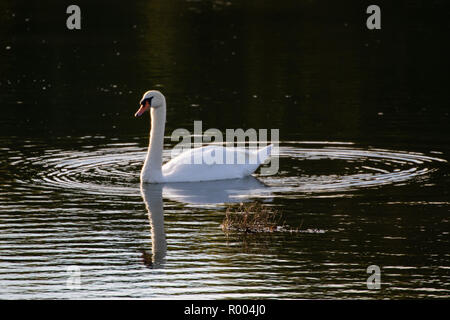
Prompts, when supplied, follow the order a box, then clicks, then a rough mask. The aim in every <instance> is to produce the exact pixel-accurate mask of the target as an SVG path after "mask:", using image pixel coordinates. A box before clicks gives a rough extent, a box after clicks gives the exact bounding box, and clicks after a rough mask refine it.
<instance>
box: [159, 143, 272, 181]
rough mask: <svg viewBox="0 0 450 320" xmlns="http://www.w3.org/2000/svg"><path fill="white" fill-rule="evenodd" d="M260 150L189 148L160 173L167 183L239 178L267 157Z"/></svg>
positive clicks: (168, 163)
mask: <svg viewBox="0 0 450 320" xmlns="http://www.w3.org/2000/svg"><path fill="white" fill-rule="evenodd" d="M261 150H263V149H261ZM261 150H248V149H245V148H226V147H221V146H206V147H202V148H196V149H190V150H187V151H185V152H182V153H181V154H179V155H178V156H176V157H175V158H173V159H172V160H170V161H169V162H167V163H166V164H165V165H164V166H163V167H162V172H163V175H164V176H165V179H166V181H168V182H170V181H174V182H175V181H205V180H219V179H233V178H242V177H244V176H247V175H250V174H252V173H253V172H254V171H255V170H256V169H257V168H258V166H259V165H260V164H261V162H262V161H264V160H265V158H267V157H262V155H261V153H260V152H261ZM266 151H267V150H266ZM262 158H264V159H262Z"/></svg>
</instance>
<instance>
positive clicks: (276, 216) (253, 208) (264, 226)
mask: <svg viewBox="0 0 450 320" xmlns="http://www.w3.org/2000/svg"><path fill="white" fill-rule="evenodd" d="M282 218H283V217H282V215H281V214H280V212H279V211H277V210H275V209H273V208H271V207H267V206H263V205H262V204H260V203H258V202H255V203H250V204H248V203H246V204H243V203H241V204H240V205H239V207H237V208H233V207H228V208H227V211H226V213H225V218H224V220H223V222H222V225H221V227H222V230H223V231H225V232H230V231H237V232H244V233H260V232H298V229H292V228H290V227H289V226H288V225H287V224H286V223H285V221H283V220H282Z"/></svg>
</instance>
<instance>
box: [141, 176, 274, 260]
mask: <svg viewBox="0 0 450 320" xmlns="http://www.w3.org/2000/svg"><path fill="white" fill-rule="evenodd" d="M268 192H269V191H268V188H267V187H266V185H264V184H263V183H262V182H261V181H259V180H258V179H256V178H255V177H253V176H249V177H245V178H242V179H230V180H221V181H206V182H183V183H167V184H159V183H158V184H146V183H141V195H142V198H143V200H144V203H145V206H146V208H147V211H148V219H149V222H150V228H151V237H152V253H151V255H150V254H149V253H147V252H143V258H144V263H145V264H146V265H147V266H149V267H152V268H161V267H163V266H164V263H165V258H166V252H167V242H166V234H165V231H164V203H163V196H164V197H165V198H167V199H169V200H173V201H178V202H183V203H187V204H199V205H203V204H220V203H236V202H245V201H248V200H249V198H250V197H255V196H261V195H265V196H267V194H268ZM150 257H151V258H150Z"/></svg>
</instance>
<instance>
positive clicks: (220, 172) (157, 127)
mask: <svg viewBox="0 0 450 320" xmlns="http://www.w3.org/2000/svg"><path fill="white" fill-rule="evenodd" d="M141 105H142V106H141V108H140V109H139V110H138V111H137V112H136V116H140V115H142V114H143V113H144V112H145V111H147V110H149V109H150V117H151V131H150V143H149V146H148V152H147V157H146V159H145V162H144V166H143V167H142V171H141V181H142V182H145V183H164V182H194V181H209V180H223V179H236V178H243V177H245V176H248V175H250V174H252V173H253V172H255V170H256V169H257V168H258V167H259V166H260V165H261V164H262V163H263V162H264V161H265V160H266V159H267V158H268V157H269V156H270V152H271V149H272V146H271V145H269V146H267V147H264V148H261V149H259V150H249V149H245V148H229V147H222V146H215V145H209V146H206V147H201V148H195V149H190V150H188V151H184V152H182V153H181V154H179V155H178V156H176V157H175V158H173V159H171V160H170V161H169V162H167V163H166V164H164V166H163V165H162V153H163V144H164V127H165V122H166V99H165V98H164V96H163V95H162V94H161V93H160V92H159V91H155V90H151V91H147V92H146V93H145V94H144V96H143V98H142V100H141ZM230 160H232V161H230Z"/></svg>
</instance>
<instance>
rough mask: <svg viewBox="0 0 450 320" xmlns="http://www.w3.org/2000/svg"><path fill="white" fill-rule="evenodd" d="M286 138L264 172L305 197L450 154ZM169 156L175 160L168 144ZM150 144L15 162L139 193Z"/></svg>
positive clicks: (278, 190) (380, 181) (277, 188)
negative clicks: (276, 165) (274, 164)
mask: <svg viewBox="0 0 450 320" xmlns="http://www.w3.org/2000/svg"><path fill="white" fill-rule="evenodd" d="M312 145H313V142H295V143H294V142H287V143H281V146H280V148H279V156H280V170H279V172H278V174H276V175H274V176H260V179H261V180H262V181H263V182H264V183H265V184H267V186H269V187H270V190H271V192H272V195H271V196H273V195H274V194H284V195H285V196H286V195H287V196H294V197H301V196H302V195H308V196H311V195H312V194H313V195H314V194H316V195H317V196H327V195H324V194H328V195H331V196H332V194H333V193H335V194H336V196H339V195H337V193H340V194H341V196H342V193H343V192H347V191H354V190H357V189H361V188H368V187H380V186H383V185H388V184H398V183H406V182H408V181H412V180H413V179H416V178H418V177H426V175H427V174H429V173H431V172H433V171H435V170H437V169H438V165H437V163H440V162H446V160H443V159H440V158H437V157H431V156H427V155H424V154H421V153H413V152H406V151H393V150H386V149H375V148H368V149H363V148H358V147H355V146H353V145H352V144H350V143H348V144H344V143H333V142H315V147H314V148H313V147H311V146H312ZM166 149H167V150H166V151H165V153H164V158H165V159H164V161H167V160H169V157H170V149H171V147H170V146H166ZM145 154H146V149H145V148H143V147H141V146H139V145H138V144H137V143H116V142H114V143H110V144H106V145H105V146H104V147H102V148H98V149H94V148H92V149H91V148H88V149H86V148H81V150H63V149H56V148H52V149H48V150H44V151H43V152H42V153H40V154H39V155H35V156H33V157H24V156H23V155H18V154H11V156H10V158H9V159H10V160H12V161H11V162H10V165H12V166H14V167H21V168H23V167H24V166H25V167H27V166H28V167H32V168H33V169H34V170H31V172H34V174H33V175H32V176H30V177H23V176H20V175H19V176H17V177H16V181H21V182H22V183H23V184H30V183H31V184H33V185H38V186H39V187H40V188H48V189H55V188H58V189H60V188H65V189H72V190H73V189H75V190H77V191H78V192H83V193H89V194H103V195H120V196H136V195H137V194H139V173H140V169H141V166H142V163H143V161H144V158H145Z"/></svg>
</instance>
